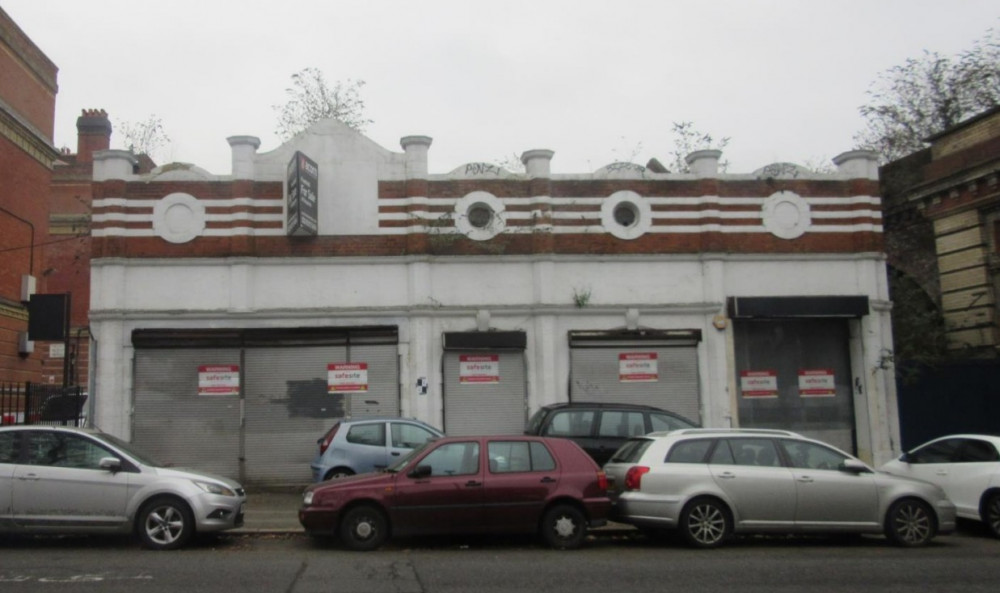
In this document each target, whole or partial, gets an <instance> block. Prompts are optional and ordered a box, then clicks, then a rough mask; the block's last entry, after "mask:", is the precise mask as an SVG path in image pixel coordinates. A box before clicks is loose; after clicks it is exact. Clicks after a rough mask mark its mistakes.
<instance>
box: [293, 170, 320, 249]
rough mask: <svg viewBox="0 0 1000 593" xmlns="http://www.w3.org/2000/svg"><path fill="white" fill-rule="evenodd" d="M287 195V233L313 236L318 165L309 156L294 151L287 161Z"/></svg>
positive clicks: (317, 210) (317, 208) (316, 211)
mask: <svg viewBox="0 0 1000 593" xmlns="http://www.w3.org/2000/svg"><path fill="white" fill-rule="evenodd" d="M285 190H286V195H287V196H288V220H287V223H288V224H287V231H286V232H287V233H288V234H289V235H293V236H297V237H302V236H310V237H311V236H315V235H316V234H317V233H318V232H319V223H318V222H317V220H318V216H319V195H318V194H319V167H318V166H317V165H316V163H315V162H313V161H312V159H310V158H309V157H307V156H306V155H304V154H302V153H301V152H298V151H296V152H295V154H294V155H293V156H292V160H291V161H289V162H288V171H287V178H286V187H285Z"/></svg>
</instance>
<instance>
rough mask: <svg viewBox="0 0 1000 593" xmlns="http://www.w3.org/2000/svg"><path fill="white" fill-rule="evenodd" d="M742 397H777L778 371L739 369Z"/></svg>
mask: <svg viewBox="0 0 1000 593" xmlns="http://www.w3.org/2000/svg"><path fill="white" fill-rule="evenodd" d="M740 393H741V394H743V397H752V398H767V397H778V373H777V372H775V371H740Z"/></svg>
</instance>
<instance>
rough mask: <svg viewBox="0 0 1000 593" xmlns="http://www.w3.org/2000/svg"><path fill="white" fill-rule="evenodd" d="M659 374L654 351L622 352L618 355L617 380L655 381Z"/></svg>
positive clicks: (632, 381)
mask: <svg viewBox="0 0 1000 593" xmlns="http://www.w3.org/2000/svg"><path fill="white" fill-rule="evenodd" d="M659 379H660V374H659V369H658V360H657V357H656V353H655V352H622V353H621V354H619V355H618V381H619V382H621V383H655V382H656V381H659Z"/></svg>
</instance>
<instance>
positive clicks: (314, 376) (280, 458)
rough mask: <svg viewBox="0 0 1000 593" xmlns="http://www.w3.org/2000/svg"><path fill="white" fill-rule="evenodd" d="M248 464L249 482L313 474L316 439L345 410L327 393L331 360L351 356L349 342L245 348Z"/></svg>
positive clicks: (298, 478)
mask: <svg viewBox="0 0 1000 593" xmlns="http://www.w3.org/2000/svg"><path fill="white" fill-rule="evenodd" d="M245 356H246V386H245V388H244V394H245V396H246V429H245V430H246V437H245V439H246V445H245V447H246V464H245V471H246V476H245V480H246V481H247V482H251V483H257V484H260V483H301V482H308V481H309V480H310V479H311V478H310V476H311V470H310V469H309V462H310V461H312V458H313V456H314V455H315V454H316V439H318V438H320V437H321V436H323V433H324V431H325V430H326V428H328V427H329V426H331V425H332V424H333V422H334V421H335V420H331V419H335V418H342V417H344V416H345V415H346V414H347V411H346V408H345V401H344V400H345V398H344V396H342V395H337V394H329V393H327V388H326V385H327V364H329V363H331V362H339V361H346V360H347V348H346V347H345V346H321V347H311V348H310V347H301V346H300V347H276V348H266V347H259V348H247V349H246V355H245Z"/></svg>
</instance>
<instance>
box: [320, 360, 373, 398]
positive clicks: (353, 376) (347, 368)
mask: <svg viewBox="0 0 1000 593" xmlns="http://www.w3.org/2000/svg"><path fill="white" fill-rule="evenodd" d="M326 372H327V380H326V384H327V385H326V390H327V393H366V392H367V391H368V363H367V362H339V363H331V364H328V365H326Z"/></svg>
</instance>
